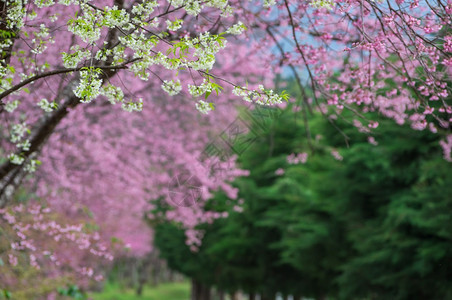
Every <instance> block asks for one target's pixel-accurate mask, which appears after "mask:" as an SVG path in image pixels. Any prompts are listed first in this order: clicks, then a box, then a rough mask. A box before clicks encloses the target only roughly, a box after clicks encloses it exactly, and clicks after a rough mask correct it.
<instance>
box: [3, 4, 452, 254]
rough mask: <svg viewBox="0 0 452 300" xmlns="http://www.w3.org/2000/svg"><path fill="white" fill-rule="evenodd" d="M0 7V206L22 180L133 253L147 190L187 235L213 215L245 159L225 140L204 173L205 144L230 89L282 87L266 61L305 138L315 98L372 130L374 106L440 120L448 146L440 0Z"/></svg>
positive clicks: (216, 128) (448, 43)
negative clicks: (295, 91)
mask: <svg viewBox="0 0 452 300" xmlns="http://www.w3.org/2000/svg"><path fill="white" fill-rule="evenodd" d="M0 15H1V23H0V60H1V64H0V78H1V83H0V101H1V103H0V105H1V109H2V110H1V112H0V117H1V118H2V123H1V128H0V134H1V136H2V139H1V141H0V143H1V147H0V156H1V157H2V159H1V160H0V207H6V206H7V205H10V204H11V203H12V202H13V199H14V192H15V191H16V189H17V187H18V186H20V185H21V184H23V185H24V186H25V187H26V188H27V189H28V190H29V191H30V192H31V191H33V192H35V193H36V194H37V195H38V196H39V197H40V198H42V199H46V201H47V203H48V204H49V205H50V206H51V207H52V208H55V209H57V210H58V211H59V212H60V213H62V214H65V215H66V216H68V217H74V216H76V215H80V214H81V213H87V214H90V215H93V218H94V219H95V221H96V222H98V223H99V224H101V225H102V226H101V232H102V233H103V235H104V236H111V235H114V236H118V237H120V238H122V239H123V240H124V241H125V242H126V243H129V244H130V246H131V247H132V249H134V251H136V253H144V252H146V251H149V249H150V245H151V234H150V232H149V229H147V227H145V226H143V224H144V223H143V221H142V217H143V215H145V214H146V212H149V211H151V210H152V208H153V202H152V201H151V200H156V199H159V200H163V201H165V202H166V203H167V204H168V205H169V206H170V207H172V209H170V210H168V212H167V215H166V217H167V218H169V219H171V220H174V221H176V222H179V223H182V224H183V226H184V227H185V228H186V236H187V244H188V245H190V246H192V249H193V250H196V246H197V245H199V243H200V242H201V238H202V232H199V231H197V230H195V227H196V225H197V224H199V223H202V222H208V221H210V220H212V219H213V218H219V217H225V216H223V215H221V214H218V213H215V212H210V211H206V210H204V209H203V203H204V202H205V201H206V200H207V199H208V198H209V197H210V195H211V193H212V191H214V190H216V189H220V188H221V189H223V190H224V191H226V193H227V194H228V196H229V197H230V198H234V197H235V196H236V194H237V191H236V190H234V189H233V188H232V187H231V186H230V185H228V181H230V180H232V179H233V178H234V177H236V176H240V175H244V174H246V171H244V170H240V169H238V168H237V167H236V166H235V164H234V159H235V158H234V157H233V156H228V157H227V158H226V159H222V160H220V164H221V167H220V168H219V169H220V170H221V172H213V173H212V170H211V163H212V161H214V160H215V158H213V157H211V156H209V155H207V158H206V157H205V155H204V156H203V153H204V152H205V147H206V145H208V144H209V142H210V141H211V140H212V139H214V138H215V136H217V135H219V134H220V135H221V133H222V132H223V130H224V129H225V128H227V127H228V125H229V124H231V122H233V121H234V119H235V117H236V111H235V109H234V106H235V104H239V103H246V104H248V102H252V103H256V104H260V105H272V104H279V103H281V102H282V100H287V99H288V96H287V95H286V94H281V95H278V94H276V93H275V92H274V91H272V90H271V89H268V88H265V87H271V85H272V81H273V78H274V75H275V74H278V73H283V72H290V74H291V76H293V77H294V78H295V80H296V81H297V84H298V87H299V89H300V92H301V95H302V97H301V98H300V99H299V100H297V101H298V103H299V108H298V109H299V110H300V111H301V114H302V115H303V119H304V120H305V128H306V138H307V140H308V141H310V140H311V139H312V138H311V135H310V131H309V126H308V125H309V116H310V114H311V112H312V110H315V109H318V110H320V111H321V112H322V113H323V114H324V115H325V117H327V118H328V120H329V121H330V122H331V123H332V125H333V126H335V119H338V118H344V117H343V114H342V111H344V110H350V111H352V112H353V113H354V118H353V119H349V120H348V121H349V122H351V123H352V124H353V125H354V126H355V127H357V130H359V131H362V132H364V133H365V134H368V135H369V140H370V141H373V142H374V143H376V141H375V139H374V138H373V136H372V129H373V128H375V127H377V126H378V120H376V119H372V118H371V117H370V113H372V115H375V114H374V112H378V113H379V114H380V115H382V116H384V117H386V118H391V119H393V120H394V121H395V123H397V124H404V123H409V124H410V125H411V127H412V128H413V130H430V131H432V132H437V133H438V134H441V135H443V136H444V139H443V141H442V142H441V143H440V145H441V147H442V148H443V149H444V157H445V159H446V160H452V158H451V156H450V153H451V148H452V135H451V134H450V129H451V126H450V123H451V121H452V120H451V118H452V107H451V97H450V90H451V84H450V82H451V76H452V33H451V22H452V18H451V15H452V2H451V1H450V0H448V1H447V2H446V1H445V0H439V1H436V2H434V3H433V2H432V1H417V0H413V1H403V0H396V1H391V0H387V1H384V0H376V1H373V0H360V1H358V0H356V1H355V0H346V1H345V0H312V1H311V0H303V1H295V0H278V1H275V0H264V1H263V2H262V1H238V0H231V1H226V0H207V1H199V0H189V1H180V0H174V1H163V0H161V1H160V0H158V1H157V0H155V1H123V0H114V1H113V0H112V1H107V0H105V1H104V0H103V1H72V0H60V1H59V2H57V3H55V2H54V1H53V0H34V1H30V2H27V1H19V0H14V1H9V0H8V1H6V0H5V1H1V2H0ZM237 97H240V98H242V99H243V100H244V101H238V99H237ZM337 130H338V134H342V135H343V136H344V140H345V141H347V140H348V137H347V136H346V135H345V133H343V132H342V131H341V130H340V128H339V127H338V128H337ZM208 154H211V153H208ZM216 154H218V153H216ZM295 158H296V157H293V159H295ZM297 159H298V160H305V158H304V156H303V157H298V158H297ZM39 165H41V166H40V167H39V168H38V166H39ZM36 169H37V171H36V173H35V174H34V176H32V178H28V180H26V181H25V183H24V178H27V176H28V175H27V174H29V173H30V172H34V171H35V170H36ZM193 193H195V194H196V195H194V194H193ZM187 195H192V197H191V198H189V199H187ZM198 199H199V200H198ZM13 211H14V210H10V213H12V212H13ZM146 217H147V218H151V219H152V218H153V216H152V215H150V214H148V215H147V216H146Z"/></svg>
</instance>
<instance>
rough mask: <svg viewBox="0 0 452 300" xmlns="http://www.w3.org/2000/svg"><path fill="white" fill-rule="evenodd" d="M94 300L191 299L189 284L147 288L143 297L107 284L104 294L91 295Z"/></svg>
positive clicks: (129, 290)
mask: <svg viewBox="0 0 452 300" xmlns="http://www.w3.org/2000/svg"><path fill="white" fill-rule="evenodd" d="M89 298H90V299H93V300H188V299H190V284H189V282H171V283H162V284H159V285H158V286H155V287H152V286H145V287H144V288H143V294H142V295H141V297H139V296H137V295H136V292H135V290H133V289H125V288H121V287H119V286H118V285H113V284H111V283H107V284H106V285H105V288H104V290H103V291H102V293H92V294H90V295H89Z"/></svg>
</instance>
